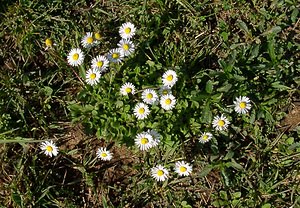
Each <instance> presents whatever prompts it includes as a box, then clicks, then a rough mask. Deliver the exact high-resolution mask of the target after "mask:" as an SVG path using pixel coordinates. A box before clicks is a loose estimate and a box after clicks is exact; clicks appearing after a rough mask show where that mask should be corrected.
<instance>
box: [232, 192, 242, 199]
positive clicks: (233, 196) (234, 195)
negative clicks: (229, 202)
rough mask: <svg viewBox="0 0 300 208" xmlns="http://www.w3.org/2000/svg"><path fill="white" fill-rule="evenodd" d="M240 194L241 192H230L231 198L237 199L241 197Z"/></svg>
mask: <svg viewBox="0 0 300 208" xmlns="http://www.w3.org/2000/svg"><path fill="white" fill-rule="evenodd" d="M241 196H242V193H241V192H235V193H233V194H232V198H234V199H239V198H241Z"/></svg>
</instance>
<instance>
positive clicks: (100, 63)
mask: <svg viewBox="0 0 300 208" xmlns="http://www.w3.org/2000/svg"><path fill="white" fill-rule="evenodd" d="M135 32H136V28H135V26H134V24H132V23H130V22H127V23H124V24H122V25H121V27H120V28H119V35H120V37H121V40H120V41H119V43H118V47H117V48H113V49H111V50H109V52H108V53H107V54H99V55H98V56H96V57H94V58H93V59H92V60H91V63H90V67H89V69H88V70H87V71H86V77H85V78H86V79H85V80H86V83H87V84H89V85H95V84H97V83H99V81H100V77H101V76H102V74H103V73H105V72H107V71H108V67H109V64H110V63H120V62H122V61H123V60H124V58H125V57H127V56H129V55H131V54H132V53H133V52H134V49H135V45H134V44H133V42H132V41H131V38H132V37H133V36H134V35H135ZM101 39H102V36H101V34H100V33H97V32H96V33H92V32H87V33H86V34H85V36H84V37H83V38H82V39H81V45H82V47H83V48H84V49H90V48H92V47H95V46H97V45H99V44H100V42H101ZM45 44H46V47H47V48H46V50H47V49H49V48H51V47H52V46H53V45H55V44H54V43H53V41H52V40H51V39H50V38H47V39H46V40H45ZM85 57H86V55H85V53H84V52H83V50H82V49H81V48H73V49H71V51H70V52H69V54H68V57H67V61H68V63H69V64H70V65H71V66H80V65H82V64H83V63H84V60H85ZM40 148H41V150H42V151H44V153H45V154H46V155H47V156H50V157H52V156H57V154H58V148H57V146H56V145H55V144H54V143H53V141H45V142H42V144H41V145H40ZM97 156H98V158H100V159H102V160H104V161H108V160H111V158H112V153H111V152H110V151H109V150H106V148H104V147H101V148H99V149H98V151H97Z"/></svg>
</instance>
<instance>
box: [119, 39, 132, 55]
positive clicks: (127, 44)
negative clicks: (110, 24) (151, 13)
mask: <svg viewBox="0 0 300 208" xmlns="http://www.w3.org/2000/svg"><path fill="white" fill-rule="evenodd" d="M118 47H119V48H120V49H121V52H122V53H123V56H129V55H130V54H132V53H133V52H134V44H133V43H132V41H130V40H128V39H122V40H120V42H119V43H118Z"/></svg>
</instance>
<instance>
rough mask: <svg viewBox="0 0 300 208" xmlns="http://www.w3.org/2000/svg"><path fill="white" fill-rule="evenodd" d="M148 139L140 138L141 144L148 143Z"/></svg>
mask: <svg viewBox="0 0 300 208" xmlns="http://www.w3.org/2000/svg"><path fill="white" fill-rule="evenodd" d="M148 143H149V140H148V139H147V138H142V139H141V144H148Z"/></svg>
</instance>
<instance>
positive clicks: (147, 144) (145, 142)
mask: <svg viewBox="0 0 300 208" xmlns="http://www.w3.org/2000/svg"><path fill="white" fill-rule="evenodd" d="M134 142H135V144H136V145H137V146H138V147H139V149H140V150H142V151H144V150H148V149H150V148H151V147H152V145H153V137H152V136H151V134H149V133H147V132H142V133H140V134H138V135H136V137H135V139H134Z"/></svg>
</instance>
